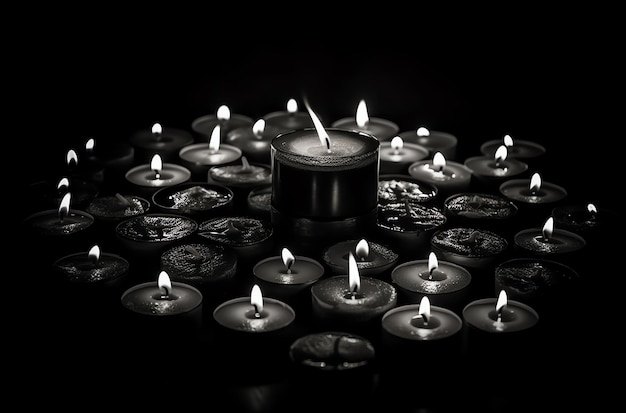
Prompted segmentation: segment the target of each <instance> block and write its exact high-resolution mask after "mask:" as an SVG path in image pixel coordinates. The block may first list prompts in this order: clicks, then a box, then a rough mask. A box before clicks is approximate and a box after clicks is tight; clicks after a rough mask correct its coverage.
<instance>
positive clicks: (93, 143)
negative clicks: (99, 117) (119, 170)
mask: <svg viewBox="0 0 626 413" xmlns="http://www.w3.org/2000/svg"><path fill="white" fill-rule="evenodd" d="M95 146H96V140H95V139H94V138H89V139H87V142H85V150H87V152H91V151H93V148H94V147H95Z"/></svg>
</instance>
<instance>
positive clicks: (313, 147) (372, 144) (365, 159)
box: [272, 128, 380, 170]
mask: <svg viewBox="0 0 626 413" xmlns="http://www.w3.org/2000/svg"><path fill="white" fill-rule="evenodd" d="M326 132H327V133H328V135H329V142H330V145H329V146H328V144H327V143H322V141H321V140H320V137H319V135H318V133H317V130H316V129H301V130H298V131H293V132H287V133H283V134H280V135H278V136H277V137H276V138H274V140H273V141H272V148H273V149H272V150H273V153H274V157H275V159H276V160H279V161H280V162H282V163H284V164H288V165H292V166H295V167H300V168H310V169H322V170H323V169H328V168H333V169H335V170H337V169H352V168H355V167H360V166H362V165H364V164H367V163H369V162H372V163H377V162H378V160H379V152H378V150H379V146H380V142H379V141H378V140H377V139H376V138H375V137H373V136H372V135H368V134H366V133H363V132H356V131H347V130H341V129H333V128H330V129H326Z"/></svg>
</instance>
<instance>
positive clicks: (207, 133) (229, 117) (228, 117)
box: [191, 105, 254, 142]
mask: <svg viewBox="0 0 626 413" xmlns="http://www.w3.org/2000/svg"><path fill="white" fill-rule="evenodd" d="M253 123H254V120H252V118H251V117H249V116H246V115H242V114H240V113H232V112H231V110H230V108H229V107H228V105H220V106H219V107H218V108H217V111H216V112H215V114H209V115H205V116H200V117H198V118H196V119H194V120H193V122H191V129H192V130H193V132H194V133H195V134H196V135H197V136H198V139H197V140H198V141H202V142H205V141H207V140H208V139H209V138H210V137H211V136H212V135H213V133H214V132H215V130H216V129H215V127H216V126H219V127H220V128H219V129H218V131H219V137H220V141H223V140H224V139H225V138H226V134H227V133H228V132H230V131H231V130H233V129H237V128H245V127H249V126H252V124H253Z"/></svg>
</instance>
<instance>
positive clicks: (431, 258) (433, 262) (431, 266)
mask: <svg viewBox="0 0 626 413" xmlns="http://www.w3.org/2000/svg"><path fill="white" fill-rule="evenodd" d="M437 268H439V261H438V260H437V255H436V254H435V253H434V252H432V251H431V252H430V254H428V271H429V272H430V273H431V274H432V272H433V271H435V270H436V269H437Z"/></svg>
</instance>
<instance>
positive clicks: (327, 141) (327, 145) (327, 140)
mask: <svg viewBox="0 0 626 413" xmlns="http://www.w3.org/2000/svg"><path fill="white" fill-rule="evenodd" d="M324 141H325V142H326V151H327V152H328V153H330V139H329V138H328V136H327V137H325V138H324Z"/></svg>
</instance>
